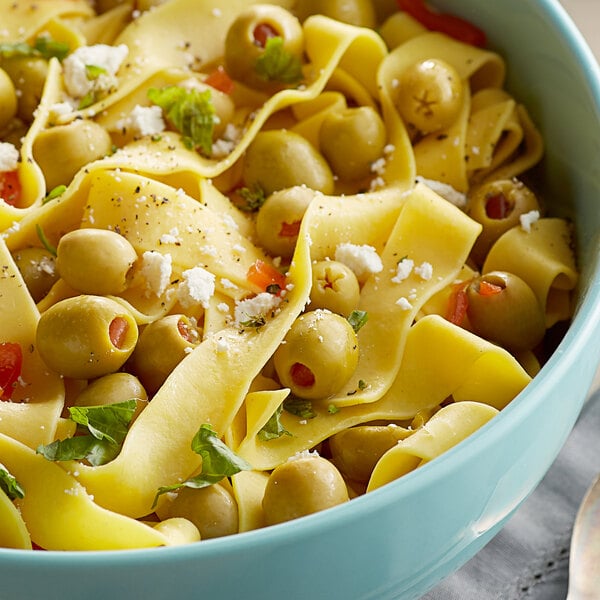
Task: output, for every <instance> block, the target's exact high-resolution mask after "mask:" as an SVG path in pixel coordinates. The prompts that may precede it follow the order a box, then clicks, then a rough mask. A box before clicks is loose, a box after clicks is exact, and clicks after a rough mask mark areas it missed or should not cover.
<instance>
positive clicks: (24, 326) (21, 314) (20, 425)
mask: <svg viewBox="0 0 600 600" xmlns="http://www.w3.org/2000/svg"><path fill="white" fill-rule="evenodd" d="M0 265H1V267H2V269H1V272H0V297H1V298H2V319H0V340H1V341H7V342H15V343H18V344H20V346H21V350H22V353H23V369H22V373H21V377H20V379H19V381H18V382H17V386H16V388H15V390H14V392H13V395H12V401H10V402H0V433H3V434H5V435H9V436H11V437H12V438H14V439H16V440H19V441H20V442H22V443H24V444H27V445H28V446H29V447H31V448H36V447H37V446H38V445H39V444H47V443H50V442H51V441H52V440H53V439H54V435H55V433H56V428H57V426H58V420H59V417H60V414H61V411H62V409H63V403H64V386H63V383H62V380H61V378H60V377H59V376H58V375H57V374H55V373H53V372H51V371H50V370H49V369H48V368H47V367H46V365H45V364H44V362H43V361H42V359H41V357H40V355H39V354H38V352H37V349H36V346H35V332H36V327H37V322H38V319H39V312H38V310H37V308H36V306H35V304H34V302H33V300H32V298H31V296H30V294H29V292H28V291H27V286H26V285H25V282H24V281H23V278H22V277H21V273H20V271H19V270H18V268H17V266H16V265H15V263H14V261H13V259H12V256H11V254H10V252H9V251H8V248H7V247H6V244H5V243H4V242H3V241H2V240H0ZM0 462H2V460H0Z"/></svg>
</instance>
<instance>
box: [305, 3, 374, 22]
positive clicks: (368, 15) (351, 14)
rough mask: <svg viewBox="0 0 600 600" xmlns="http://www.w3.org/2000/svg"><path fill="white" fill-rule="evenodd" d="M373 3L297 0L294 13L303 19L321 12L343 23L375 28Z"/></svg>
mask: <svg viewBox="0 0 600 600" xmlns="http://www.w3.org/2000/svg"><path fill="white" fill-rule="evenodd" d="M373 4H374V3H373V2H372V1H371V0H297V2H296V4H295V5H294V14H295V15H297V17H298V18H299V19H300V20H301V21H304V20H305V19H306V18H307V17H309V16H310V15H315V14H320V15H325V16H326V17H329V18H330V19H335V20H336V21H341V22H342V23H349V24H350V25H357V26H358V27H368V28H369V29H375V25H376V21H375V9H374V7H373Z"/></svg>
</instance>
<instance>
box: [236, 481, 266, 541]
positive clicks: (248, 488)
mask: <svg viewBox="0 0 600 600" xmlns="http://www.w3.org/2000/svg"><path fill="white" fill-rule="evenodd" d="M268 479H269V474H268V473H266V472H263V471H240V472H239V473H236V474H235V475H234V476H233V477H232V478H231V483H232V487H233V492H234V494H235V498H236V501H237V505H238V519H239V520H238V523H239V524H238V531H239V533H242V532H243V531H252V530H253V529H260V528H261V527H264V526H265V519H264V513H263V508H262V499H263V497H264V495H265V488H266V487H267V481H268Z"/></svg>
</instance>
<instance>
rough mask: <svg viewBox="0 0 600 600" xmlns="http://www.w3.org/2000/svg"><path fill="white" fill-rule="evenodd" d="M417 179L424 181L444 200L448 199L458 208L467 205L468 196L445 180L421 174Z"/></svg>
mask: <svg viewBox="0 0 600 600" xmlns="http://www.w3.org/2000/svg"><path fill="white" fill-rule="evenodd" d="M417 181H418V182H420V183H424V184H425V185H426V186H427V187H428V188H429V189H430V190H433V191H434V192H435V193H436V194H438V196H441V197H442V198H443V199H444V200H447V201H448V202H450V204H454V206H456V207H458V208H464V207H465V206H466V205H467V196H466V195H465V194H463V193H461V192H459V191H458V190H455V189H454V188H453V187H452V186H451V185H449V184H447V183H444V182H443V181H436V180H435V179H426V178H425V177H420V176H419V177H417Z"/></svg>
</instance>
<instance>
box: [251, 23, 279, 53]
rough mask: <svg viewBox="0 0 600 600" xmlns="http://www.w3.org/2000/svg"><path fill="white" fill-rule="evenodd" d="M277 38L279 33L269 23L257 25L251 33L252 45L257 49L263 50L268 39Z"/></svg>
mask: <svg viewBox="0 0 600 600" xmlns="http://www.w3.org/2000/svg"><path fill="white" fill-rule="evenodd" d="M278 36H280V34H279V32H278V31H277V30H276V29H275V28H274V27H273V26H272V25H269V23H259V24H258V25H257V26H256V27H255V28H254V31H253V32H252V37H253V38H254V43H255V44H256V45H257V46H258V47H259V48H265V47H266V45H267V41H268V40H269V39H271V38H274V37H278Z"/></svg>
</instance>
